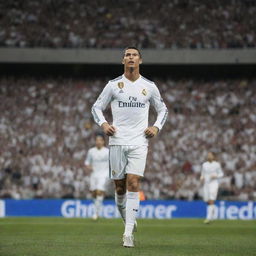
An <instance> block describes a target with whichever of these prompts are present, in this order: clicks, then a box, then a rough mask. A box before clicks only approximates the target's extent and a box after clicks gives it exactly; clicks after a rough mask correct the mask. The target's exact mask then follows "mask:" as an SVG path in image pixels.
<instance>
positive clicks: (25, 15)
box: [0, 0, 256, 49]
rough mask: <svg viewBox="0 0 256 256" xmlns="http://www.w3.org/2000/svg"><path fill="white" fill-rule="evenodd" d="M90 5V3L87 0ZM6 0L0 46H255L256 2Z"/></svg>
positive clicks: (0, 8)
mask: <svg viewBox="0 0 256 256" xmlns="http://www.w3.org/2000/svg"><path fill="white" fill-rule="evenodd" d="M87 2H88V1H87ZM87 2H86V1H82V0H58V1H50V0H46V1H39V0H29V1H22V0H16V1H1V3H0V46H2V47H51V48H124V47H125V46H127V45H137V46H138V47H141V48H157V49H167V48H171V49H177V48H192V49H212V48H217V49H219V48H245V47H255V46H256V30H255V27H256V1H254V0H243V1H241V0H226V1H222V0H212V1H200V0H190V1H188V0H174V1H169V0H162V1H155V0H147V1H143V0H140V1H135V0H115V1H114V0H110V1H109V0H108V1H107V0H95V1H90V3H87Z"/></svg>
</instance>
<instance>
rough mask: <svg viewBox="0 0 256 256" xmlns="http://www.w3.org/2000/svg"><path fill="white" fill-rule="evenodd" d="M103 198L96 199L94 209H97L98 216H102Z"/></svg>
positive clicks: (97, 197)
mask: <svg viewBox="0 0 256 256" xmlns="http://www.w3.org/2000/svg"><path fill="white" fill-rule="evenodd" d="M103 198H104V197H103V196H96V198H95V199H94V207H95V213H96V215H97V216H100V213H101V209H102V204H103Z"/></svg>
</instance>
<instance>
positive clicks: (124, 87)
mask: <svg viewBox="0 0 256 256" xmlns="http://www.w3.org/2000/svg"><path fill="white" fill-rule="evenodd" d="M122 63H123V65H124V74H123V75H121V76H119V77H117V78H116V79H113V80H110V81H109V82H108V84H107V85H106V86H105V88H104V89H103V91H102V93H101V94H100V95H99V97H98V99H97V101H96V102H95V103H94V105H93V107H92V114H93V117H94V120H95V122H96V123H97V124H98V125H100V126H101V127H102V129H103V131H104V133H105V134H106V135H108V136H110V138H109V145H110V149H109V150H110V152H109V153H110V154H109V158H110V159H109V160H110V178H111V179H113V180H114V182H115V201H116V205H117V208H118V210H119V212H120V215H121V217H122V218H123V221H124V223H125V230H124V235H123V246H124V247H134V238H133V231H135V229H136V226H137V224H136V213H137V212H138V210H139V188H140V178H141V177H143V174H144V169H145V164H146V157H147V151H148V140H149V139H150V138H153V137H155V136H156V135H157V134H158V132H159V130H161V129H162V127H163V125H164V123H165V121H166V119H167V115H168V111H167V108H166V106H165V104H164V102H163V100H162V98H161V96H160V93H159V90H158V88H157V87H156V85H155V83H154V82H152V81H150V80H148V79H146V78H145V77H143V76H142V75H140V64H141V63H142V57H141V53H140V51H139V50H138V49H137V48H135V47H127V48H126V49H125V51H124V55H123V60H122ZM109 103H110V104H111V110H112V116H113V124H110V123H108V122H107V121H106V119H105V117H104V115H103V111H104V110H105V108H106V106H107V105H108V104H109ZM150 104H152V105H153V107H154V108H155V110H156V112H157V119H156V122H155V123H154V125H153V126H149V127H148V114H149V106H150Z"/></svg>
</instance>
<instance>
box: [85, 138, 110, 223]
mask: <svg viewBox="0 0 256 256" xmlns="http://www.w3.org/2000/svg"><path fill="white" fill-rule="evenodd" d="M104 144H105V141H104V137H103V136H101V135H97V136H96V138H95V147H93V148H91V149H89V151H88V153H87V156H86V159H85V166H86V167H87V168H89V169H91V170H92V173H91V176H90V191H91V192H92V196H93V198H94V209H95V212H94V215H93V219H94V220H97V219H98V217H99V216H100V212H101V210H102V204H103V199H104V194H105V190H106V185H107V182H108V180H109V178H108V172H109V149H108V148H106V147H104Z"/></svg>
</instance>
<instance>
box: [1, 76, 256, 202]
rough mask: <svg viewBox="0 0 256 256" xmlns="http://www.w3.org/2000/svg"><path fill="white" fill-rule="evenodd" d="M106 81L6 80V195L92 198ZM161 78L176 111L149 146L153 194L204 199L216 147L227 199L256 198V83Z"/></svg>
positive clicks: (148, 181) (147, 186) (147, 188)
mask: <svg viewBox="0 0 256 256" xmlns="http://www.w3.org/2000/svg"><path fill="white" fill-rule="evenodd" d="M107 80H108V79H107V78H106V79H102V80H85V81H83V80H71V79H70V80H68V79H54V80H50V79H49V80H47V79H44V80H41V81H40V80H36V79H33V78H29V79H15V78H6V79H3V78H2V79H1V80H0V102H1V105H0V113H1V116H0V144H1V149H0V197H2V198H15V199H19V198H88V197H90V193H89V175H90V173H89V171H88V170H87V169H86V168H85V166H84V159H85V157H86V153H87V151H88V149H89V148H90V147H92V146H93V145H94V134H95V132H96V131H98V130H99V127H98V126H97V125H96V124H94V122H93V120H92V116H91V113H90V108H91V106H92V104H93V103H94V101H95V100H96V97H97V95H99V93H100V91H101V90H102V88H103V86H104V84H105V83H106V81H107ZM155 81H156V83H157V84H158V86H159V89H160V91H161V93H162V95H163V97H164V100H165V102H166V104H167V106H168V108H169V112H170V114H169V118H168V121H167V123H166V125H165V127H164V129H163V131H162V132H161V133H160V134H159V135H158V137H157V138H155V139H153V141H151V143H150V147H149V155H148V161H147V168H146V172H145V178H144V180H143V185H142V188H143V190H144V192H145V195H146V197H147V198H153V199H159V198H169V199H189V200H192V199H198V198H201V196H202V189H201V188H202V185H201V184H200V182H199V176H200V169H201V164H202V163H203V162H204V161H205V157H206V153H207V151H208V150H214V151H218V152H219V154H218V155H219V160H220V162H221V164H222V167H223V170H224V173H225V177H224V178H223V179H222V180H221V186H220V188H221V189H220V198H224V199H238V200H249V199H253V200H255V199H256V192H255V186H256V131H255V127H256V108H255V106H256V80H251V81H248V80H223V81H220V80H217V81H196V80H184V81H183V80H179V81H173V80H165V81H162V80H159V81H158V80H157V79H156V80H155ZM106 115H107V116H108V120H110V111H109V110H107V112H106ZM153 120H154V117H153V116H152V115H151V117H150V123H153ZM111 193H113V190H112V189H110V191H109V194H110V195H111Z"/></svg>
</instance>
